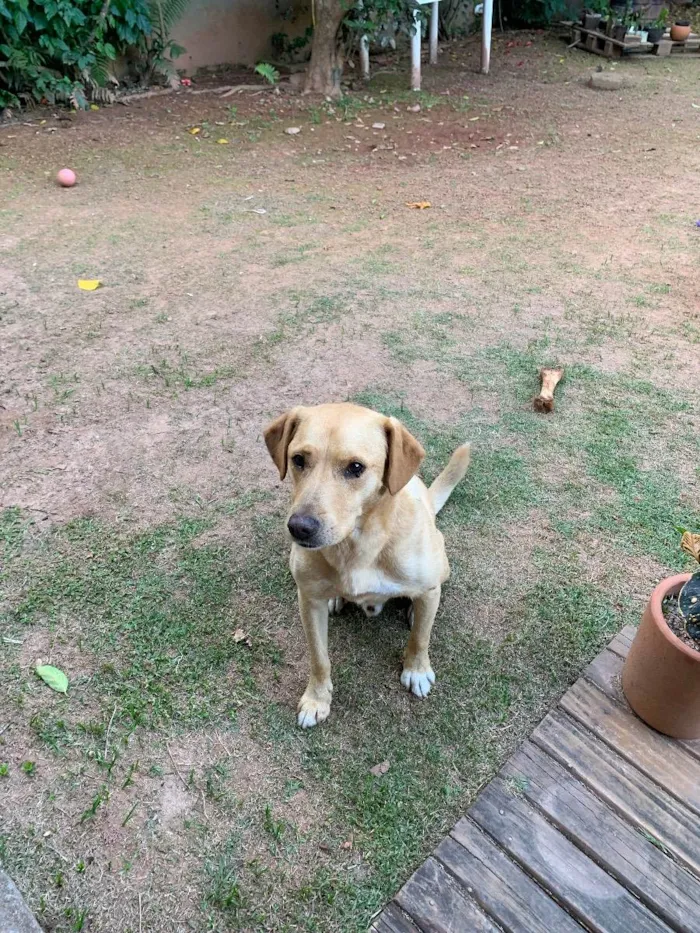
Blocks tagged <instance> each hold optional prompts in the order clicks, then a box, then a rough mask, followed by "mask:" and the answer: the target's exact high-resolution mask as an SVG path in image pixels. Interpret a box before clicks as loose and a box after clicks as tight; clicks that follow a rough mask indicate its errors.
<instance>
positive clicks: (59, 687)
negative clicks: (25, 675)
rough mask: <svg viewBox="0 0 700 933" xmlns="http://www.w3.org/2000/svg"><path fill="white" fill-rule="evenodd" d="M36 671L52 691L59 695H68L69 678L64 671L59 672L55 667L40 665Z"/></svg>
mask: <svg viewBox="0 0 700 933" xmlns="http://www.w3.org/2000/svg"><path fill="white" fill-rule="evenodd" d="M35 670H36V673H37V674H38V675H39V677H41V679H42V680H43V681H44V683H45V684H48V685H49V687H51V689H52V690H55V691H56V692H57V693H68V678H67V677H66V675H65V674H64V673H63V671H59V669H58V668H57V667H53V666H52V665H51V664H38V665H37V666H36V668H35Z"/></svg>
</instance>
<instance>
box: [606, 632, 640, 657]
mask: <svg viewBox="0 0 700 933" xmlns="http://www.w3.org/2000/svg"><path fill="white" fill-rule="evenodd" d="M636 633H637V629H636V628H635V627H634V625H626V626H625V627H624V628H623V629H622V631H621V632H618V633H617V635H616V636H615V637H614V638H613V640H612V641H611V642H610V644H609V645H608V651H612V652H614V653H615V654H619V655H620V657H621V658H623V659H624V658H626V657H627V655H628V654H629V650H630V648H631V647H632V641H633V640H634V636H635V635H636Z"/></svg>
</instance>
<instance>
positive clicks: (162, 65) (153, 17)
mask: <svg viewBox="0 0 700 933" xmlns="http://www.w3.org/2000/svg"><path fill="white" fill-rule="evenodd" d="M189 2H190V0H148V7H149V19H150V24H151V28H150V32H149V34H148V35H147V36H146V37H145V38H144V55H143V64H142V78H143V79H144V80H145V81H147V82H150V81H153V80H154V79H155V78H165V79H166V81H167V82H169V83H170V84H178V83H179V77H178V74H177V71H176V69H175V65H174V64H173V59H174V58H178V56H180V55H182V54H183V53H184V52H185V49H184V48H183V47H182V46H181V45H178V44H177V43H176V42H173V40H172V39H171V38H170V31H171V29H172V28H173V26H174V25H175V23H176V22H177V21H178V20H179V19H180V17H181V16H182V15H183V14H184V13H185V10H186V9H187V7H188V6H189Z"/></svg>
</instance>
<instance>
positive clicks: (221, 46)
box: [173, 0, 310, 74]
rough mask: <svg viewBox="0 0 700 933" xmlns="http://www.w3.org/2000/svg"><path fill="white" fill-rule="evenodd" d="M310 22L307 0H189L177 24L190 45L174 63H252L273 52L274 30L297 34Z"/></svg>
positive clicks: (178, 35)
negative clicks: (188, 5) (187, 6)
mask: <svg viewBox="0 0 700 933" xmlns="http://www.w3.org/2000/svg"><path fill="white" fill-rule="evenodd" d="M309 22H310V2H309V0H306V2H304V0H191V2H190V7H189V10H188V12H187V13H186V14H185V16H183V18H182V19H181V20H180V21H179V22H178V23H177V24H176V26H175V28H174V29H173V39H175V41H176V42H177V43H178V45H182V46H184V48H186V49H187V51H186V52H185V54H184V55H182V56H181V57H180V58H178V59H177V60H176V67H177V68H183V69H185V70H186V71H187V73H188V74H192V73H193V72H195V71H196V70H197V69H198V68H202V67H204V66H206V65H221V64H225V63H228V64H233V65H253V64H255V63H256V62H259V61H261V60H265V59H266V58H269V57H270V56H271V54H272V51H271V48H270V36H271V35H272V34H273V33H275V32H286V33H287V34H288V35H290V36H295V35H297V34H298V33H301V32H303V31H304V28H305V27H306V26H307V24H308V23H309Z"/></svg>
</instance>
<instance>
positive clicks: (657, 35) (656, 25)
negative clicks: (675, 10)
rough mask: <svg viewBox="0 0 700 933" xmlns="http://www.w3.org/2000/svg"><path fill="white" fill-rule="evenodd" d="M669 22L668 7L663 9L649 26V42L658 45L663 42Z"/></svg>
mask: <svg viewBox="0 0 700 933" xmlns="http://www.w3.org/2000/svg"><path fill="white" fill-rule="evenodd" d="M667 22H668V10H667V9H666V7H664V8H663V10H661V12H660V13H659V15H658V16H657V17H656V19H655V20H654V21H653V22H652V23H651V24H650V25H649V26H648V28H647V34H648V35H647V38H648V40H649V42H651V43H653V44H654V45H656V44H657V43H659V42H661V40H662V39H663V37H664V33H665V32H666V23H667Z"/></svg>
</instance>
